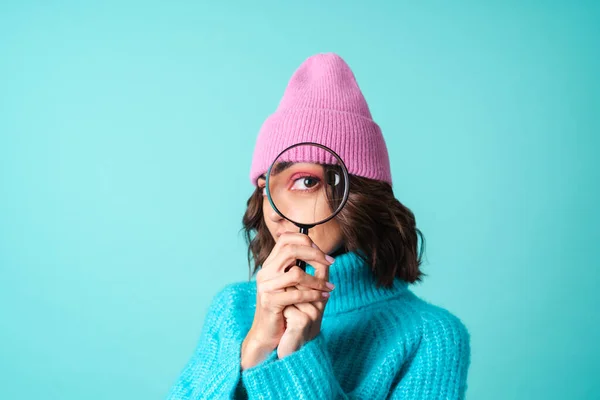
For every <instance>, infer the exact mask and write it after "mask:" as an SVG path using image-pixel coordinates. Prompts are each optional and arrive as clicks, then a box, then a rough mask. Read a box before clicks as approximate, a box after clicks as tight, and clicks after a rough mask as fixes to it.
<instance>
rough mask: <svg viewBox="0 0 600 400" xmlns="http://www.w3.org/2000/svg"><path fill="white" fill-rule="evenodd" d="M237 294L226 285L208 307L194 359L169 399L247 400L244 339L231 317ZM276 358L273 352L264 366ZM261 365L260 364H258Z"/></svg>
mask: <svg viewBox="0 0 600 400" xmlns="http://www.w3.org/2000/svg"><path fill="white" fill-rule="evenodd" d="M234 296H235V292H234V291H233V290H231V289H230V287H229V286H226V287H225V288H224V289H222V290H221V291H219V292H218V293H217V294H216V295H215V296H214V298H213V300H212V302H211V304H210V305H209V308H208V311H207V313H206V317H205V319H204V325H203V327H202V331H201V333H200V338H199V339H198V342H197V345H196V348H195V350H194V353H193V354H192V356H191V358H190V359H189V361H188V362H187V364H186V365H185V366H184V368H183V370H182V371H181V372H180V374H179V377H178V378H177V381H176V382H175V384H174V385H173V386H172V387H171V389H170V391H169V393H168V396H167V400H192V399H193V400H199V399H236V400H237V399H244V398H246V396H245V393H244V390H243V389H244V388H243V387H241V386H240V385H239V384H240V383H241V347H242V342H243V340H244V337H243V335H241V331H240V329H239V327H236V326H234V325H235V322H234V318H233V316H232V315H231V309H232V304H233V302H234V300H235V299H234ZM276 357H277V352H276V351H275V350H274V351H273V352H271V353H270V355H269V357H268V358H267V359H266V360H265V361H263V363H269V362H271V361H273V360H274V359H275V358H276ZM259 365H260V364H259Z"/></svg>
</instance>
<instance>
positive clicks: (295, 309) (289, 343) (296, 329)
mask: <svg viewBox="0 0 600 400" xmlns="http://www.w3.org/2000/svg"><path fill="white" fill-rule="evenodd" d="M313 247H315V248H318V247H317V246H316V245H315V244H314V243H313ZM319 250H320V249H319ZM315 264H319V265H315ZM311 265H312V266H313V267H314V268H315V277H317V278H321V279H324V280H325V281H329V264H320V263H314V262H313V263H311ZM295 269H300V268H299V267H297V266H294V267H292V269H291V270H290V272H291V271H294V270H295ZM300 270H301V269H300ZM294 290H308V289H307V288H306V287H305V286H302V285H296V286H294V287H288V288H286V291H287V292H290V291H294ZM328 298H329V297H325V298H323V299H322V300H320V301H313V302H310V303H298V304H292V305H289V306H287V307H285V308H284V310H283V316H284V317H285V319H286V330H285V332H284V334H283V336H282V337H281V340H280V341H279V346H278V348H277V356H278V357H279V358H283V357H285V356H287V355H288V354H291V353H293V352H295V351H296V350H298V349H299V348H300V347H302V345H303V344H304V343H306V342H308V341H310V340H312V339H314V338H315V337H316V336H317V335H318V334H319V332H320V331H321V322H322V320H323V311H324V310H325V306H326V305H327V299H328Z"/></svg>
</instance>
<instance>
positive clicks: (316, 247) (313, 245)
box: [311, 243, 319, 249]
mask: <svg viewBox="0 0 600 400" xmlns="http://www.w3.org/2000/svg"><path fill="white" fill-rule="evenodd" d="M311 246H312V247H314V248H315V249H318V248H319V247H318V246H317V245H316V244H314V243H313V244H311Z"/></svg>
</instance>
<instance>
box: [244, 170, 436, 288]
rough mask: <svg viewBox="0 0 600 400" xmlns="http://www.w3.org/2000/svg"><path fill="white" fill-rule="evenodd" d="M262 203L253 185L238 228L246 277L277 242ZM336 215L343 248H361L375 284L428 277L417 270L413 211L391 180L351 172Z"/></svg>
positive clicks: (418, 259) (419, 234)
mask: <svg viewBox="0 0 600 400" xmlns="http://www.w3.org/2000/svg"><path fill="white" fill-rule="evenodd" d="M260 178H263V179H264V175H262V176H261V177H260ZM260 178H259V179H260ZM262 207H263V195H262V191H261V189H260V188H259V187H258V184H257V188H256V189H255V190H254V192H253V193H252V195H251V196H250V198H249V199H248V201H247V209H246V212H245V213H244V217H243V219H242V224H243V227H242V229H241V230H240V231H242V230H243V231H244V234H245V240H246V243H247V244H248V267H249V270H250V276H249V279H251V277H252V276H253V275H254V274H255V273H256V272H257V271H258V268H259V266H261V265H262V263H263V262H264V261H265V260H266V259H267V257H268V256H269V254H270V253H271V250H272V249H273V246H275V240H274V239H273V237H272V236H271V233H270V232H269V229H268V228H267V225H266V223H265V221H264V219H263V212H262ZM334 218H335V219H336V221H337V222H338V223H339V225H340V227H341V230H342V237H343V241H344V243H343V246H342V247H343V250H342V251H356V250H361V251H362V253H363V254H364V255H365V257H364V260H365V261H367V262H368V263H369V265H370V266H371V270H372V271H373V273H374V274H375V277H376V281H377V284H378V286H386V287H389V286H391V285H392V281H393V279H394V277H398V278H400V279H402V280H404V281H406V282H409V283H414V282H417V281H422V279H423V277H424V276H426V275H427V274H425V273H424V272H422V271H421V270H420V266H421V264H422V256H423V253H424V251H425V237H424V236H423V234H422V232H421V231H420V230H419V228H417V226H416V220H415V216H414V214H413V212H412V211H411V210H410V209H408V208H407V207H406V206H405V205H403V204H402V203H401V202H400V201H399V200H397V199H396V198H395V197H394V192H393V190H392V187H391V186H390V184H389V183H387V182H383V181H378V180H373V179H369V178H364V177H361V176H356V175H350V190H349V196H348V201H347V202H346V204H345V206H344V207H343V208H342V210H341V211H340V212H339V213H338V214H337V215H336V216H335V217H334ZM419 239H421V246H420V247H419ZM361 257H363V256H362V255H361ZM252 260H254V267H252Z"/></svg>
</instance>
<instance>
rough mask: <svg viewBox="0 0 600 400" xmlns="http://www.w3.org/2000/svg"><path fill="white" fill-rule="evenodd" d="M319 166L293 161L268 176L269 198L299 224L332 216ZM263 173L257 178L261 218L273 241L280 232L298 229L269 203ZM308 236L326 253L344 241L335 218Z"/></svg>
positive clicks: (310, 232) (313, 229)
mask: <svg viewBox="0 0 600 400" xmlns="http://www.w3.org/2000/svg"><path fill="white" fill-rule="evenodd" d="M324 182H325V181H324V179H323V176H322V169H320V168H315V165H314V164H308V163H295V164H293V165H291V166H286V168H285V169H284V170H282V171H280V172H278V173H277V174H276V175H274V174H273V173H272V174H271V176H270V183H269V185H270V186H269V187H270V194H271V199H272V200H273V202H274V203H275V205H276V206H277V208H278V209H279V210H280V211H281V212H282V213H283V214H284V215H285V216H286V217H288V218H290V219H292V220H294V221H297V222H301V223H307V224H308V223H314V222H317V221H321V220H323V219H325V218H327V217H328V216H329V215H331V207H330V205H329V203H328V202H327V198H326V196H325V192H324ZM265 185H266V179H265V178H264V175H263V176H261V177H260V178H259V180H258V186H259V188H260V189H261V190H262V193H263V218H264V221H265V224H266V225H267V228H268V229H269V232H270V233H271V235H272V236H273V239H274V240H275V242H277V241H278V240H279V235H280V234H281V233H282V232H286V231H287V232H298V231H299V228H298V227H297V226H296V225H294V224H293V223H292V222H290V221H288V220H286V219H285V218H283V217H282V216H281V215H279V214H278V213H277V212H276V211H275V210H274V209H273V207H272V206H271V203H270V202H269V199H268V197H267V194H266V190H265ZM308 236H309V237H310V238H311V240H312V241H313V242H314V243H316V245H317V246H319V248H320V249H321V250H322V251H323V252H324V253H326V254H329V253H333V252H334V251H335V250H336V249H337V248H338V247H339V246H341V244H342V243H343V239H342V232H341V229H340V226H339V224H338V222H337V221H336V219H335V218H332V219H330V220H329V221H327V222H325V223H322V224H318V225H316V226H314V227H312V228H310V229H309V231H308Z"/></svg>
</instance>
